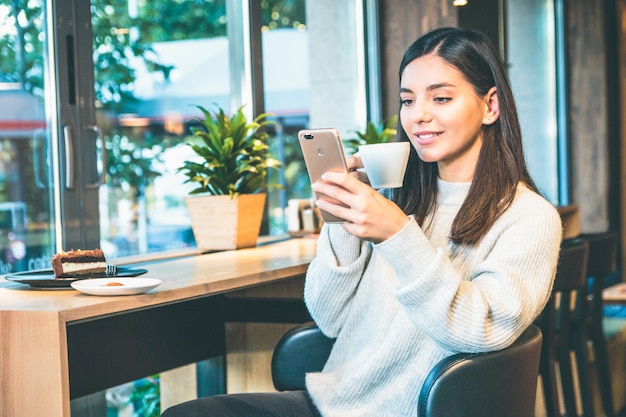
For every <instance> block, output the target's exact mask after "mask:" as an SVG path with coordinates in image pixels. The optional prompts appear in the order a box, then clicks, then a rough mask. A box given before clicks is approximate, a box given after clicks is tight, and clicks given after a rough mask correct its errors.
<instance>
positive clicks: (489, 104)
mask: <svg viewBox="0 0 626 417" xmlns="http://www.w3.org/2000/svg"><path fill="white" fill-rule="evenodd" d="M498 117H500V102H499V101H498V90H497V89H496V87H491V89H489V92H488V93H487V94H486V95H485V116H484V117H483V124H485V125H491V124H494V123H495V122H496V120H498Z"/></svg>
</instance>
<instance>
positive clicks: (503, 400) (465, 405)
mask: <svg viewBox="0 0 626 417" xmlns="http://www.w3.org/2000/svg"><path fill="white" fill-rule="evenodd" d="M541 340H542V335H541V331H540V330H539V328H538V327H537V326H536V325H531V326H530V327H529V328H528V329H526V331H524V333H523V334H522V335H521V336H520V337H519V338H518V340H517V341H516V342H515V343H513V344H512V345H511V346H509V347H508V348H506V349H503V350H499V351H496V352H489V353H478V354H468V353H461V354H456V355H453V356H450V357H448V358H445V359H443V360H442V361H441V362H439V363H438V364H437V365H436V366H435V367H434V368H433V369H432V370H431V371H430V373H429V374H428V376H427V377H426V381H425V382H424V384H423V385H422V389H421V392H420V396H419V402H418V413H417V415H418V416H419V417H440V416H446V417H474V416H481V417H502V416H507V417H532V416H534V415H535V398H536V395H537V379H538V376H539V358H540V354H541Z"/></svg>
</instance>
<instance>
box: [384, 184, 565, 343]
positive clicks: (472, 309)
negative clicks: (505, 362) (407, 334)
mask: <svg viewBox="0 0 626 417" xmlns="http://www.w3.org/2000/svg"><path fill="white" fill-rule="evenodd" d="M537 197H538V196H537ZM535 200H538V198H537V199H535ZM544 203H545V204H544ZM561 227H562V226H561V221H560V218H559V216H558V213H557V212H556V210H555V209H554V208H553V207H552V206H551V205H549V203H547V202H545V201H543V200H542V201H540V202H539V203H538V202H537V201H534V203H533V204H531V205H528V204H525V205H524V204H518V205H517V207H513V206H512V207H510V208H509V210H508V211H507V213H505V215H503V217H502V218H501V219H499V220H498V221H497V222H496V224H494V226H493V227H492V229H491V230H490V231H489V233H488V234H487V235H486V236H485V237H484V238H483V239H482V240H481V242H479V244H477V245H476V247H472V248H471V249H470V248H463V247H457V248H452V249H451V250H452V251H454V250H457V251H460V252H459V253H457V254H456V255H455V256H456V257H459V256H460V257H465V256H469V257H472V258H473V259H474V260H473V261H471V262H469V269H468V270H467V271H460V270H459V269H458V268H456V267H455V265H456V264H455V262H454V260H453V259H451V256H449V255H448V253H449V252H448V251H447V250H445V248H441V247H433V246H432V244H431V243H430V242H429V241H428V239H427V238H426V237H425V236H424V234H423V233H422V231H421V229H420V228H419V226H418V225H417V224H416V223H415V222H411V223H410V224H409V225H407V227H405V229H403V230H402V231H401V232H399V233H398V234H396V235H395V236H393V237H392V238H391V239H389V240H387V241H385V242H382V243H380V244H378V245H375V250H376V251H378V252H379V253H380V254H381V255H382V256H383V257H384V258H385V259H387V261H388V262H389V264H390V265H392V267H393V268H394V270H395V272H396V274H397V277H398V281H397V285H396V290H395V296H396V298H397V299H398V301H399V302H400V304H401V305H402V307H403V310H404V311H405V313H406V314H407V316H408V317H409V319H410V320H411V321H412V322H413V323H414V325H415V326H417V327H418V328H420V329H421V330H422V331H424V332H425V333H427V334H428V335H429V337H431V338H432V339H433V340H435V341H436V342H437V343H438V344H439V345H440V346H442V347H443V348H446V349H449V350H451V351H464V352H480V351H488V350H496V349H501V348H504V347H506V346H508V345H510V344H511V343H513V341H515V339H516V338H517V337H518V336H519V335H520V334H521V333H522V332H523V330H524V329H525V328H526V327H528V326H529V325H530V324H531V323H532V322H533V320H534V319H535V318H536V317H537V316H538V315H539V313H540V312H541V310H542V308H543V307H544V305H545V303H546V302H547V300H548V297H549V296H550V291H551V288H552V283H553V281H554V275H555V272H556V266H557V262H558V254H559V248H560V242H561ZM406 254H411V255H410V256H407V255H406Z"/></svg>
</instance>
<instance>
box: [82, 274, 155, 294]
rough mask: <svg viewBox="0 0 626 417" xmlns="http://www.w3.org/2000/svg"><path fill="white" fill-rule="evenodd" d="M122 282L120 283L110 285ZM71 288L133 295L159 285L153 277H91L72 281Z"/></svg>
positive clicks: (93, 292)
mask: <svg viewBox="0 0 626 417" xmlns="http://www.w3.org/2000/svg"><path fill="white" fill-rule="evenodd" d="M111 284H122V285H111ZM71 285H72V288H74V289H76V290H78V291H80V292H82V293H85V294H89V295H134V294H141V293H144V292H146V291H150V290H151V289H153V288H156V287H158V286H159V285H161V280H159V279H155V278H93V279H81V280H78V281H74V282H72V284H71Z"/></svg>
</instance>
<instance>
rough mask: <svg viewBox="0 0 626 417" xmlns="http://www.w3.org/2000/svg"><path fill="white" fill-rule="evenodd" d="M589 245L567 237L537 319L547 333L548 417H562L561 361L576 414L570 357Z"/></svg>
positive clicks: (570, 408)
mask: <svg viewBox="0 0 626 417" xmlns="http://www.w3.org/2000/svg"><path fill="white" fill-rule="evenodd" d="M588 253H589V244H588V243H587V241H585V240H584V239H579V238H574V239H567V240H564V241H563V242H562V244H561V253H560V256H559V264H558V266H557V271H556V277H555V280H554V285H553V288H552V294H551V295H550V299H549V300H548V302H547V304H546V306H545V307H544V309H543V311H542V313H541V314H540V316H539V317H538V319H537V324H538V325H539V327H540V328H541V332H542V333H543V346H542V350H541V361H540V365H539V374H540V375H541V381H542V386H543V396H544V404H545V406H546V415H547V416H548V417H557V416H559V417H560V416H561V410H560V405H559V390H558V383H557V380H558V379H557V364H558V370H559V375H560V377H561V378H560V379H561V391H562V393H563V401H564V403H565V410H566V413H567V415H568V416H576V415H577V410H576V394H575V388H574V379H573V371H572V363H571V359H570V347H571V340H570V338H571V335H570V331H571V328H572V324H571V323H572V320H574V305H573V304H574V302H575V297H576V294H577V293H578V292H584V293H586V281H587V257H588Z"/></svg>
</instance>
